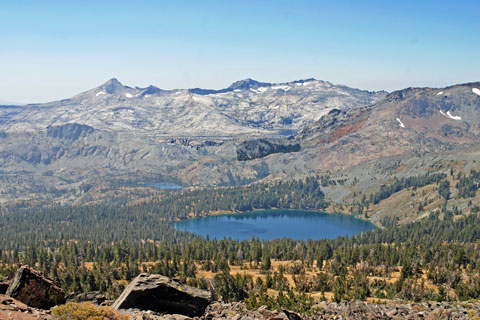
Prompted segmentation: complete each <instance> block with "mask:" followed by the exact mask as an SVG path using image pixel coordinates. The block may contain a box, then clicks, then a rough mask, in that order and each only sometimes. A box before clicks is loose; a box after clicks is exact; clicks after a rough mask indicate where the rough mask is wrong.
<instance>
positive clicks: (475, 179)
mask: <svg viewBox="0 0 480 320" xmlns="http://www.w3.org/2000/svg"><path fill="white" fill-rule="evenodd" d="M457 178H458V182H457V184H456V188H457V189H458V197H459V198H473V197H475V196H476V194H477V190H478V188H480V172H478V171H475V170H470V175H469V176H466V175H465V174H463V175H462V174H461V173H460V174H459V175H458V177H457Z"/></svg>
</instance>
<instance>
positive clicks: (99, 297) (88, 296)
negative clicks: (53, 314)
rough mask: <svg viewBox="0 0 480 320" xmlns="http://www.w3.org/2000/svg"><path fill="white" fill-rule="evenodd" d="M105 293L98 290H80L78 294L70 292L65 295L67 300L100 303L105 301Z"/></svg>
mask: <svg viewBox="0 0 480 320" xmlns="http://www.w3.org/2000/svg"><path fill="white" fill-rule="evenodd" d="M105 300H106V299H105V295H104V294H102V293H101V292H100V291H89V292H82V293H79V294H72V295H70V296H68V297H67V301H68V302H87V301H88V302H91V303H93V304H96V305H100V304H102V303H103V302H105Z"/></svg>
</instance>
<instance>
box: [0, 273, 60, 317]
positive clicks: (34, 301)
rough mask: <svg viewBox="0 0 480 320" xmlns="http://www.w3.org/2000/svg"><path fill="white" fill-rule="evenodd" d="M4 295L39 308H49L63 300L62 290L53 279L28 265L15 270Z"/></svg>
mask: <svg viewBox="0 0 480 320" xmlns="http://www.w3.org/2000/svg"><path fill="white" fill-rule="evenodd" d="M6 295H8V296H10V297H12V298H15V299H17V300H19V301H21V302H23V303H25V304H27V305H29V306H30V307H34V308H40V309H50V308H51V307H53V306H56V305H58V304H62V303H64V302H65V293H64V291H63V290H62V289H61V288H60V287H58V286H57V285H56V284H55V283H54V281H53V280H51V279H48V278H47V277H45V276H44V275H42V274H41V273H40V272H38V271H36V270H34V269H32V268H30V267H28V266H21V267H20V268H19V269H18V270H17V273H16V274H15V278H13V280H12V282H11V283H10V286H9V287H8V289H7V292H6Z"/></svg>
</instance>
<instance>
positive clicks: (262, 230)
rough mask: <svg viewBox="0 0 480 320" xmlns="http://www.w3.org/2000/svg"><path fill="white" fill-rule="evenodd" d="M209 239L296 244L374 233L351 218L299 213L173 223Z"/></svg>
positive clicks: (264, 213) (277, 212) (369, 225)
mask: <svg viewBox="0 0 480 320" xmlns="http://www.w3.org/2000/svg"><path fill="white" fill-rule="evenodd" d="M175 228H177V229H178V230H182V231H184V230H186V231H190V232H192V233H196V234H199V235H202V236H207V235H208V236H209V238H210V239H213V238H217V239H223V238H224V237H226V238H227V239H228V238H232V239H235V240H243V239H250V238H252V236H253V237H258V238H260V239H264V240H272V239H277V238H283V237H288V238H292V239H295V240H308V239H333V238H336V237H338V236H345V235H355V234H358V233H361V232H364V231H368V230H372V229H375V226H374V225H373V224H372V223H370V222H367V221H363V220H360V219H357V218H354V217H351V216H347V215H342V214H327V213H323V212H311V211H300V210H265V211H255V212H246V213H239V214H226V215H217V216H209V217H205V218H195V219H189V220H182V221H179V222H176V223H175Z"/></svg>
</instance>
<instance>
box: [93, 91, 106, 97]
mask: <svg viewBox="0 0 480 320" xmlns="http://www.w3.org/2000/svg"><path fill="white" fill-rule="evenodd" d="M102 94H105V92H103V91H100V92H97V94H96V95H95V96H96V97H98V96H101V95H102Z"/></svg>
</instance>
